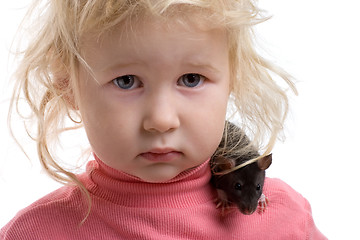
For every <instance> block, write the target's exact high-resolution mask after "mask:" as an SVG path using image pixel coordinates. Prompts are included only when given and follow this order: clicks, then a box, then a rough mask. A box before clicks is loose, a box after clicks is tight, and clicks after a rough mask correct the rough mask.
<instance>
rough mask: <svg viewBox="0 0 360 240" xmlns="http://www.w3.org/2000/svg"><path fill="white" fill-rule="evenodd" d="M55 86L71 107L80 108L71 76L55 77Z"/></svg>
mask: <svg viewBox="0 0 360 240" xmlns="http://www.w3.org/2000/svg"><path fill="white" fill-rule="evenodd" d="M54 87H55V89H56V92H57V93H58V95H60V96H61V97H62V98H63V99H64V101H65V102H66V104H67V105H68V106H69V107H70V108H71V109H73V110H79V108H78V105H77V104H76V100H75V96H74V91H73V89H72V87H71V83H70V80H69V78H62V79H55V82H54Z"/></svg>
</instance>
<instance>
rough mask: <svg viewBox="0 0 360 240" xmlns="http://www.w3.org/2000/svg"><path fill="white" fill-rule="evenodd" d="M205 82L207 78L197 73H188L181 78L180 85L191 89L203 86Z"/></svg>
mask: <svg viewBox="0 0 360 240" xmlns="http://www.w3.org/2000/svg"><path fill="white" fill-rule="evenodd" d="M204 80H205V77H204V76H202V75H200V74H197V73H188V74H184V75H182V76H181V77H180V79H179V81H178V84H179V85H180V86H185V87H189V88H193V87H197V86H199V85H201V84H202V83H203V82H204Z"/></svg>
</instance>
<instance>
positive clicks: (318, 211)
mask: <svg viewBox="0 0 360 240" xmlns="http://www.w3.org/2000/svg"><path fill="white" fill-rule="evenodd" d="M28 2H29V1H28V0H17V1H3V2H2V3H1V6H0V24H1V25H0V36H1V38H0V227H1V226H3V225H4V224H5V223H6V222H8V221H9V220H10V219H11V218H12V217H13V216H14V214H15V213H16V212H17V211H18V210H20V209H21V208H23V207H25V206H27V205H29V204H30V203H32V202H33V201H35V200H36V199H38V198H39V197H41V196H43V195H44V194H46V193H48V192H49V191H52V190H54V189H56V188H57V187H59V186H60V185H59V184H58V183H55V182H54V181H53V180H51V179H49V178H48V177H47V176H46V175H45V174H44V173H42V172H41V170H40V167H39V164H38V162H37V160H36V150H35V146H34V145H32V143H31V142H30V141H28V140H26V136H25V134H23V136H24V137H23V139H24V140H23V141H22V144H23V146H24V147H25V148H26V149H27V150H28V151H29V155H30V157H31V158H32V161H31V162H30V161H29V160H28V159H27V158H26V157H25V156H24V154H23V153H22V152H21V151H20V149H19V148H18V147H17V146H16V144H15V143H14V141H13V139H12V138H11V137H10V135H9V133H8V127H7V124H6V114H7V108H8V103H9V96H10V92H11V89H10V88H9V87H8V81H9V76H10V73H11V72H12V70H13V65H14V64H13V62H12V61H11V57H10V58H8V50H9V47H10V44H11V40H12V38H13V36H14V33H15V31H16V27H17V25H18V23H19V22H20V20H21V18H22V16H23V14H24V8H23V7H25V6H26V5H27V4H28ZM260 6H261V7H262V8H264V9H266V10H268V12H269V14H271V15H273V18H272V19H270V20H269V21H267V22H265V23H263V24H261V25H260V26H259V27H258V32H259V34H260V36H261V41H260V43H261V45H262V46H263V47H264V48H265V47H266V50H267V54H268V55H269V56H271V57H272V59H274V61H275V62H276V63H277V64H279V65H280V66H282V67H283V68H285V69H286V70H287V71H288V72H290V73H291V74H292V75H293V76H294V77H295V78H296V79H297V87H298V90H299V93H300V95H299V96H298V97H294V96H293V97H291V99H292V101H291V104H292V105H291V113H290V115H289V118H288V121H287V125H286V136H287V139H286V141H285V143H281V142H280V143H279V144H278V145H277V146H276V148H275V149H274V151H273V154H274V155H273V165H272V166H271V167H270V168H269V170H268V172H267V173H268V176H271V177H278V178H281V179H283V180H284V181H286V182H287V183H289V184H290V185H291V186H292V187H293V188H295V189H296V190H297V191H299V192H300V193H302V194H303V195H304V196H305V197H306V198H307V199H308V200H309V201H310V203H311V205H312V209H313V216H314V219H315V222H316V224H317V226H318V228H319V229H320V230H321V231H322V232H323V233H324V234H325V235H326V236H327V237H328V238H329V239H360V231H359V228H360V220H359V216H360V207H359V206H360V204H359V201H360V195H359V191H358V188H359V183H360V180H359V174H358V173H359V167H360V163H359V161H360V156H359V148H360V141H359V137H360V125H359V123H360V108H359V103H360V73H359V70H360V62H359V57H360V46H359V45H360V32H359V29H360V27H359V25H360V14H359V10H360V4H359V3H358V1H355V0H342V1H335V0H316V1H314V0H301V1H299V0H297V1H295V0H262V1H260ZM275 59H276V60H275ZM16 124H18V127H17V128H16V129H21V127H22V125H21V123H20V122H19V123H16ZM67 151H69V150H68V149H67ZM70 152H71V151H70ZM70 159H72V158H71V157H70ZM74 161H75V160H74ZM289 221H291V219H289ZM279 227H281V226H279Z"/></svg>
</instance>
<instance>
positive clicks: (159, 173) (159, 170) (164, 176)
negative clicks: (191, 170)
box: [137, 164, 182, 183]
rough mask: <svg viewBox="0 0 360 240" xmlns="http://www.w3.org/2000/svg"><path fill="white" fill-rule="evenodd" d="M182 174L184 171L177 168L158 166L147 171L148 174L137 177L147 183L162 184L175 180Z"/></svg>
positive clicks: (165, 165)
mask: <svg viewBox="0 0 360 240" xmlns="http://www.w3.org/2000/svg"><path fill="white" fill-rule="evenodd" d="M181 172H182V170H181V169H178V168H177V167H175V166H171V165H167V164H164V165H162V164H159V165H157V166H152V167H151V168H150V169H147V171H146V172H144V173H142V174H139V175H138V176H137V177H139V178H141V179H142V180H143V181H145V182H151V183H161V182H167V181H169V180H171V179H173V178H174V177H176V176H177V175H178V174H179V173H181Z"/></svg>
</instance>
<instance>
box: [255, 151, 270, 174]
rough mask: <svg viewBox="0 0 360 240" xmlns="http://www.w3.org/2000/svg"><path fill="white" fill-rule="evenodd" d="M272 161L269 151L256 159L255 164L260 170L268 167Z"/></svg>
mask: <svg viewBox="0 0 360 240" xmlns="http://www.w3.org/2000/svg"><path fill="white" fill-rule="evenodd" d="M271 163H272V153H270V154H269V155H267V156H265V157H263V158H260V159H259V160H258V161H257V164H258V167H259V168H260V169H261V170H266V169H268V168H269V167H270V165H271Z"/></svg>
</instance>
